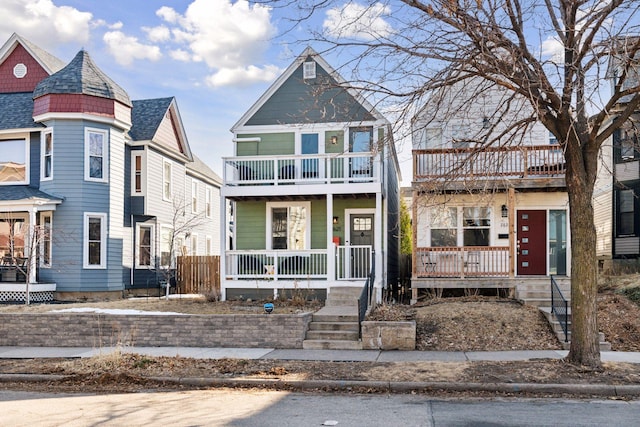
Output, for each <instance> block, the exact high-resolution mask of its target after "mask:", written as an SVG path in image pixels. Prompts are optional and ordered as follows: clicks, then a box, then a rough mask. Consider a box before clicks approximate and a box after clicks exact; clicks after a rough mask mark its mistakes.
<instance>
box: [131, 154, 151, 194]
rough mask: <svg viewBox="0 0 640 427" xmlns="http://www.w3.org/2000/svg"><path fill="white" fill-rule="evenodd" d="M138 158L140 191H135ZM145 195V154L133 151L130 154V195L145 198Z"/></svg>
mask: <svg viewBox="0 0 640 427" xmlns="http://www.w3.org/2000/svg"><path fill="white" fill-rule="evenodd" d="M137 157H140V191H137V190H136V172H137V171H136V158H137ZM146 194H147V152H146V150H135V151H132V152H131V195H132V196H145V195H146Z"/></svg>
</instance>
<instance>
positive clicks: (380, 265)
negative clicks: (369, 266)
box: [373, 192, 386, 302]
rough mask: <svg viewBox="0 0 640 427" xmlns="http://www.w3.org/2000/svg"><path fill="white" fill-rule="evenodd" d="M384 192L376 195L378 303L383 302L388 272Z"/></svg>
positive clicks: (376, 283)
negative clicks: (383, 206)
mask: <svg viewBox="0 0 640 427" xmlns="http://www.w3.org/2000/svg"><path fill="white" fill-rule="evenodd" d="M382 212H383V209H382V192H378V193H376V214H375V236H374V242H375V243H374V245H373V246H374V248H375V251H376V254H375V255H376V281H375V283H374V285H375V286H376V300H375V301H376V302H380V301H382V287H383V286H384V285H385V281H386V278H385V277H384V275H383V273H384V272H385V271H386V267H385V262H384V260H385V258H386V257H385V253H386V250H385V249H386V248H385V247H384V246H383V243H384V241H383V238H382V237H383V236H384V231H385V230H383V228H382V227H383V225H382V224H383V222H382V215H383V214H382Z"/></svg>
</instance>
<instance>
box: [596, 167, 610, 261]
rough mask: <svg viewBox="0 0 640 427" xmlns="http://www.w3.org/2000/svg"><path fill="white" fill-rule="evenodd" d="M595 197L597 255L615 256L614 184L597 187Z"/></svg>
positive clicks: (600, 256)
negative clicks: (606, 186)
mask: <svg viewBox="0 0 640 427" xmlns="http://www.w3.org/2000/svg"><path fill="white" fill-rule="evenodd" d="M610 180H611V178H610ZM594 193H595V194H594V197H593V215H594V223H595V225H596V256H597V257H599V258H611V257H612V256H613V185H612V184H611V183H610V184H609V186H608V189H606V188H601V189H600V191H598V189H596V192H594Z"/></svg>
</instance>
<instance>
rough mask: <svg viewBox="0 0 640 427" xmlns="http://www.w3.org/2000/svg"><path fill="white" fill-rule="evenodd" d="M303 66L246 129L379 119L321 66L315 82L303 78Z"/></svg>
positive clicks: (272, 97)
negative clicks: (261, 126)
mask: <svg viewBox="0 0 640 427" xmlns="http://www.w3.org/2000/svg"><path fill="white" fill-rule="evenodd" d="M302 68H303V66H302V65H300V67H298V69H297V70H295V71H294V72H293V73H292V74H291V76H290V77H289V78H288V79H287V80H286V81H285V82H284V83H283V84H282V85H281V86H280V88H278V90H277V91H276V92H275V93H274V94H273V95H272V96H271V97H270V98H269V99H268V100H267V101H266V102H265V103H264V104H263V105H262V107H260V109H259V110H258V111H256V113H255V114H254V115H253V116H252V117H251V118H250V119H249V120H247V122H246V124H245V125H246V126H260V125H283V124H293V123H327V122H364V121H375V120H376V118H375V117H374V116H373V115H372V114H371V113H370V112H369V111H368V110H367V109H366V108H364V107H363V106H362V104H360V103H359V102H358V101H357V100H356V99H355V98H354V97H353V96H351V95H350V94H349V93H348V92H347V91H346V90H345V89H343V88H339V87H338V83H337V82H336V81H335V79H334V78H333V77H331V76H330V75H329V74H328V73H327V72H326V70H324V69H323V68H322V67H320V65H317V66H316V78H315V79H307V80H305V79H303V78H302Z"/></svg>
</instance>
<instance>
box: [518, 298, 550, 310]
mask: <svg viewBox="0 0 640 427" xmlns="http://www.w3.org/2000/svg"><path fill="white" fill-rule="evenodd" d="M518 300H520V301H521V302H522V303H523V304H525V305H530V306H532V307H538V308H540V307H548V306H550V305H551V299H550V298H526V299H523V298H518Z"/></svg>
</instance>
